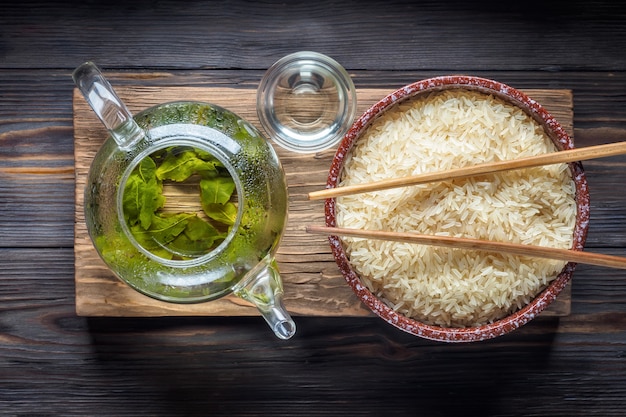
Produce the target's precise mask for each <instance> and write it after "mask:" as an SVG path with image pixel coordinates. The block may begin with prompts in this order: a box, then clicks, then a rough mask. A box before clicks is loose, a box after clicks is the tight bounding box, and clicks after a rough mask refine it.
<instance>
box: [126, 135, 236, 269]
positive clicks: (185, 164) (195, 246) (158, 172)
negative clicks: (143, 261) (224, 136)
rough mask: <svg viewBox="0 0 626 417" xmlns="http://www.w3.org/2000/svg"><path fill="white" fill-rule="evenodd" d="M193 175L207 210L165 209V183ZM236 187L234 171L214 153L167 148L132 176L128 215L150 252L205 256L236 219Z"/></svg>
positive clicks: (143, 162)
mask: <svg viewBox="0 0 626 417" xmlns="http://www.w3.org/2000/svg"><path fill="white" fill-rule="evenodd" d="M194 176H195V177H194ZM191 178H196V180H190V179H191ZM188 180H190V181H192V182H191V183H189V184H192V185H193V184H196V185H195V186H197V187H198V199H199V203H200V204H199V205H198V206H200V205H201V206H202V211H200V212H199V213H187V212H172V211H171V210H169V211H168V210H165V209H164V206H165V197H164V196H163V184H164V182H167V181H172V182H173V183H177V184H180V183H183V182H186V181H188ZM194 181H195V182H194ZM235 192H236V186H235V182H234V180H233V179H232V177H231V176H230V174H229V172H228V170H226V168H224V166H223V164H222V163H220V162H219V161H218V160H217V159H216V158H215V157H214V156H213V155H211V154H210V153H208V152H206V151H203V150H199V149H193V148H188V147H172V148H167V149H164V150H162V151H159V152H156V153H154V154H152V155H150V156H148V157H145V158H144V159H143V160H141V162H140V163H139V164H138V165H137V167H136V168H135V169H134V170H133V172H132V173H131V175H130V176H129V177H128V179H127V181H126V184H125V186H124V193H123V196H122V205H123V209H124V218H125V220H126V222H127V224H128V226H129V228H130V230H131V232H132V234H133V236H134V237H135V239H136V240H137V242H138V243H139V244H140V245H141V246H142V247H143V248H144V249H146V250H147V251H150V252H152V253H153V254H155V255H157V256H160V257H162V258H166V259H173V258H177V259H186V258H188V257H193V256H199V255H202V254H205V253H208V252H209V251H210V250H212V249H213V248H215V247H216V246H217V245H219V243H220V242H221V241H223V240H224V239H225V237H226V235H227V233H228V230H229V228H230V227H231V226H232V225H233V224H234V223H235V220H236V218H237V205H236V203H235V202H234V201H236V200H233V197H234V196H235ZM168 195H169V194H168Z"/></svg>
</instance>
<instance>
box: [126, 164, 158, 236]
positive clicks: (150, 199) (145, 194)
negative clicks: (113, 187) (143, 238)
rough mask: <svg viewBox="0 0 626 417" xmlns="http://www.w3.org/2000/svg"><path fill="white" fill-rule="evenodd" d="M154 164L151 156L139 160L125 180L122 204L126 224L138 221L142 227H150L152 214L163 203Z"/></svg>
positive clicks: (133, 223)
mask: <svg viewBox="0 0 626 417" xmlns="http://www.w3.org/2000/svg"><path fill="white" fill-rule="evenodd" d="M155 173H156V164H155V163H154V160H152V158H150V157H147V158H144V159H142V160H141V162H140V163H139V165H137V167H136V168H135V169H134V170H133V172H132V173H131V175H130V176H129V177H128V179H127V180H126V184H125V186H124V195H123V196H122V205H123V207H124V218H125V219H126V221H127V222H128V224H130V225H131V226H132V225H135V224H137V223H140V224H141V226H142V227H143V228H144V229H147V228H149V227H150V224H151V223H152V216H153V215H154V213H155V212H156V211H157V210H158V209H159V208H161V207H162V206H163V204H165V197H163V195H162V186H161V183H160V182H159V181H157V178H156V176H155Z"/></svg>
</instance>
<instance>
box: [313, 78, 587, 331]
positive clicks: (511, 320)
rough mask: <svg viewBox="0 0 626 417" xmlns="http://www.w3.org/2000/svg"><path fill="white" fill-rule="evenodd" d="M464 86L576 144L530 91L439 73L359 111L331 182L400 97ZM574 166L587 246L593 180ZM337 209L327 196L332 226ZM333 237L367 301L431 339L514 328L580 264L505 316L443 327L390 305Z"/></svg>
mask: <svg viewBox="0 0 626 417" xmlns="http://www.w3.org/2000/svg"><path fill="white" fill-rule="evenodd" d="M458 88H462V89H470V90H478V91H481V92H485V93H489V94H492V95H494V96H496V97H499V98H501V99H503V100H505V101H506V102H508V103H510V104H512V105H514V106H517V107H519V108H521V109H523V110H524V111H525V112H526V113H527V114H528V115H530V116H531V117H532V118H533V119H535V120H536V121H537V122H538V123H539V124H540V125H541V126H543V128H544V129H545V132H546V133H547V135H548V136H549V137H550V138H551V139H552V140H553V142H554V143H555V145H556V147H557V149H559V150H565V149H571V148H573V147H574V144H573V142H572V139H571V138H570V136H569V135H568V134H567V133H566V132H565V130H564V129H563V127H562V126H561V125H560V124H559V123H558V122H557V121H556V119H555V118H554V117H553V116H552V115H551V114H550V113H549V112H548V111H547V110H546V109H545V108H544V107H542V106H541V105H540V104H539V103H537V102H536V101H534V100H533V99H531V98H529V97H528V96H526V95H525V94H524V93H522V92H520V91H518V90H516V89H514V88H511V87H509V86H507V85H505V84H502V83H500V82H497V81H492V80H488V79H484V78H478V77H471V76H445V77H437V78H432V79H427V80H422V81H418V82H415V83H413V84H410V85H407V86H405V87H403V88H400V89H398V90H397V91H395V92H393V93H391V94H389V95H388V96H386V97H385V98H383V99H382V100H380V101H379V102H378V103H376V104H374V105H373V106H372V107H371V108H369V109H368V110H367V111H366V112H365V113H364V114H363V115H362V116H361V117H359V118H358V119H357V120H356V121H355V122H354V124H353V125H352V127H351V128H350V130H349V131H348V133H347V134H346V135H345V137H344V139H343V141H342V142H341V143H340V145H339V148H338V150H337V152H336V154H335V157H334V159H333V161H332V164H331V168H330V171H329V175H328V182H327V187H328V188H334V187H336V186H337V184H338V182H339V181H340V179H341V174H342V168H343V164H344V161H345V160H346V157H347V155H348V154H349V153H350V150H351V149H352V147H353V145H354V144H355V143H356V142H357V141H358V140H359V138H360V137H361V135H362V134H363V132H364V131H365V130H366V128H367V127H368V126H369V125H370V124H371V123H372V122H373V121H374V120H376V119H377V118H378V117H380V116H381V115H382V114H384V113H385V112H386V111H387V110H389V109H390V108H392V107H393V106H394V105H395V104H397V103H399V102H402V101H404V100H408V99H411V98H414V97H417V96H421V95H425V94H429V93H431V92H433V91H440V90H444V89H458ZM570 169H571V172H572V177H573V178H574V181H575V187H576V204H577V210H576V211H577V212H576V225H575V229H574V241H573V242H574V243H573V247H572V249H574V250H583V246H584V243H585V239H586V235H587V229H588V220H589V192H588V190H587V181H586V178H585V175H584V171H583V168H582V165H581V164H580V163H572V164H570ZM335 210H336V205H335V199H327V200H326V203H325V212H326V225H327V226H331V227H335V226H337V224H336V217H335V215H336V212H335ZM329 240H330V244H331V248H332V252H333V255H334V257H335V260H336V262H337V265H338V266H339V268H340V270H341V272H342V274H343V276H344V277H345V279H346V280H347V282H348V284H349V285H350V287H351V288H352V290H353V291H354V292H355V293H356V295H357V296H358V297H359V298H360V299H361V301H362V302H363V303H364V304H366V305H367V306H368V307H369V308H370V309H371V310H372V311H373V312H374V313H376V314H377V315H378V316H380V317H381V318H382V319H384V320H386V321H387V322H388V323H390V324H392V325H393V326H396V327H398V328H399V329H401V330H403V331H405V332H408V333H411V334H413V335H416V336H420V337H423V338H426V339H431V340H438V341H445V342H471V341H480V340H486V339H491V338H494V337H497V336H501V335H504V334H506V333H509V332H511V331H513V330H515V329H517V328H519V327H520V326H522V325H524V324H526V323H527V322H528V321H530V320H532V319H533V318H535V317H536V316H537V315H538V314H539V313H540V312H541V311H543V310H544V309H545V308H546V307H548V306H549V305H550V304H551V303H552V302H553V301H554V300H555V298H556V297H557V295H558V294H559V293H560V292H561V291H562V290H563V288H564V287H565V286H566V284H567V283H568V282H569V281H570V279H571V278H572V273H573V271H574V267H575V264H574V263H568V264H566V265H565V267H564V268H563V270H562V271H561V272H560V273H559V274H558V276H557V277H556V278H555V279H554V280H553V281H551V283H550V284H549V285H548V286H547V288H545V289H544V290H543V291H542V292H540V293H539V294H538V295H537V296H536V297H535V298H534V299H533V300H532V301H531V302H530V303H529V304H527V305H526V306H524V307H523V308H521V309H520V310H517V311H516V312H514V313H512V314H510V315H508V316H506V317H504V318H502V319H500V320H497V321H495V322H492V323H489V324H484V325H481V326H476V327H463V328H456V327H439V326H434V325H429V324H425V323H422V322H419V321H417V320H414V319H412V318H409V317H406V316H404V315H402V314H399V313H397V312H396V311H394V310H393V309H392V308H390V307H389V306H387V305H386V304H385V302H384V301H382V300H381V299H379V298H378V297H377V296H375V295H374V294H372V292H370V291H369V289H368V288H367V287H366V286H365V285H364V284H363V283H362V281H361V278H360V277H359V276H358V274H357V273H356V272H355V271H354V270H353V268H352V267H351V265H350V262H349V260H348V257H347V255H346V252H345V250H344V248H343V246H342V243H341V240H340V239H339V238H338V237H337V236H330V237H329Z"/></svg>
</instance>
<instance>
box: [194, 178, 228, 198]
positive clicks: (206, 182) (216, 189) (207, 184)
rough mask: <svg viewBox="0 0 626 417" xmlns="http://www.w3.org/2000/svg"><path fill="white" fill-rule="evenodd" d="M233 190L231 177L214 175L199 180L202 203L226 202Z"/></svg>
mask: <svg viewBox="0 0 626 417" xmlns="http://www.w3.org/2000/svg"><path fill="white" fill-rule="evenodd" d="M234 191H235V181H233V179H232V178H231V177H215V178H211V179H203V180H201V181H200V192H201V194H200V198H201V199H202V204H226V203H227V202H228V201H229V200H230V198H231V196H232V195H233V192H234Z"/></svg>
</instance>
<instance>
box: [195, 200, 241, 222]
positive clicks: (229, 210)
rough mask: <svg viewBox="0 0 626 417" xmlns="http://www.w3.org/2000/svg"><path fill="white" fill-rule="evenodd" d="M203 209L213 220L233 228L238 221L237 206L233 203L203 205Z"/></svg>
mask: <svg viewBox="0 0 626 417" xmlns="http://www.w3.org/2000/svg"><path fill="white" fill-rule="evenodd" d="M202 209H203V210H204V212H205V213H206V215H207V216H209V217H210V218H211V219H213V220H216V221H218V222H220V223H223V224H226V225H229V226H232V225H233V224H235V220H236V219H237V206H236V205H234V204H233V203H226V204H215V203H210V204H204V203H203V204H202Z"/></svg>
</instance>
